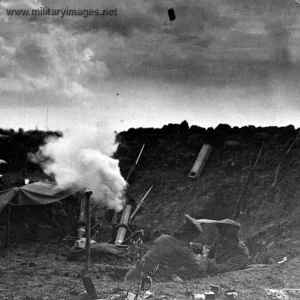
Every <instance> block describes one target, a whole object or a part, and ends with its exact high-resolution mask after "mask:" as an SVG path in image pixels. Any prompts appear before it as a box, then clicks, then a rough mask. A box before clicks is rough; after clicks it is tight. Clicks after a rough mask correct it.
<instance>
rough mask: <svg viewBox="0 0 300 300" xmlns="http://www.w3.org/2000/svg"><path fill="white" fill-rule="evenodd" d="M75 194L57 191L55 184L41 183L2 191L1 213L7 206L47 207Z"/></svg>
mask: <svg viewBox="0 0 300 300" xmlns="http://www.w3.org/2000/svg"><path fill="white" fill-rule="evenodd" d="M73 194H74V193H72V192H71V191H62V190H59V189H57V187H56V186H55V184H53V183H50V182H44V181H39V182H35V183H32V184H28V185H24V186H22V187H19V188H16V187H15V188H11V189H8V190H4V191H0V212H1V211H2V210H3V209H4V207H5V206H6V205H7V204H11V205H16V206H21V205H46V204H51V203H53V202H57V201H61V200H64V199H66V198H68V197H70V196H72V195H73Z"/></svg>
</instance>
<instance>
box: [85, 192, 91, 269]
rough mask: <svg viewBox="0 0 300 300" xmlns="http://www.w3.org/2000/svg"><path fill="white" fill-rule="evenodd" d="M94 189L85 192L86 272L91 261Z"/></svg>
mask: <svg viewBox="0 0 300 300" xmlns="http://www.w3.org/2000/svg"><path fill="white" fill-rule="evenodd" d="M92 194H93V193H92V191H90V190H87V191H85V192H84V195H85V196H86V207H85V212H86V224H85V236H86V242H85V243H86V244H85V268H84V272H85V273H86V272H88V270H89V268H90V263H91V199H90V197H91V195H92Z"/></svg>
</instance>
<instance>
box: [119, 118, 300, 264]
mask: <svg viewBox="0 0 300 300" xmlns="http://www.w3.org/2000/svg"><path fill="white" fill-rule="evenodd" d="M297 133H298V130H296V129H295V128H294V127H293V126H287V127H281V128H278V127H264V128H263V127H254V126H247V127H242V128H238V127H233V128H231V127H230V126H228V125H225V124H220V125H219V126H217V127H216V128H215V129H213V128H208V129H204V128H200V127H197V126H191V127H189V125H188V124H187V123H186V122H183V123H182V124H180V125H176V124H169V125H167V126H164V127H163V128H162V129H153V128H148V129H143V128H139V129H130V130H128V131H127V132H121V133H120V134H119V136H118V140H119V141H120V142H121V144H120V146H119V149H118V151H117V153H116V155H115V156H116V157H117V158H119V159H120V166H121V170H122V172H123V174H124V175H126V174H127V172H128V171H129V168H130V165H131V164H132V163H134V160H135V158H136V157H137V155H138V153H139V150H140V148H141V147H142V145H143V144H144V143H145V148H144V152H143V154H142V156H141V159H140V161H139V164H138V166H137V167H136V170H135V172H134V173H133V175H132V177H131V178H130V181H129V183H130V187H129V190H128V191H129V194H130V195H131V196H132V197H133V198H134V199H135V200H136V201H137V202H138V201H139V200H140V199H141V198H142V196H143V194H144V193H146V191H147V190H148V188H149V187H150V186H151V185H152V184H153V185H154V187H153V189H152V191H151V193H150V195H149V196H148V197H147V199H146V200H145V202H144V204H143V207H142V209H141V211H140V213H139V214H138V215H137V216H136V218H135V220H134V223H135V224H136V225H138V226H140V227H142V228H143V229H144V230H145V232H146V235H148V237H149V239H152V238H153V237H155V236H157V235H159V234H160V233H163V232H172V231H173V230H175V229H176V228H178V227H179V226H180V225H181V222H182V220H183V214H184V213H188V214H190V215H192V216H193V217H195V218H215V219H222V218H232V216H233V213H234V209H235V207H236V204H237V201H238V198H239V196H240V194H241V192H242V188H243V184H244V182H245V180H246V178H247V175H248V172H249V171H250V168H251V167H252V166H253V165H254V163H255V160H256V158H257V155H258V152H259V150H260V148H261V146H262V144H263V143H264V146H263V150H262V153H261V156H260V158H259V160H258V163H257V167H256V169H255V171H254V173H253V175H252V176H251V178H250V181H249V184H248V186H247V189H246V193H245V195H244V199H245V201H246V202H245V203H246V207H247V210H246V212H247V214H246V215H241V216H240V218H239V219H238V221H239V222H241V223H242V225H243V230H242V232H241V237H242V238H243V239H244V240H246V241H247V244H248V246H249V248H250V251H251V260H252V262H253V263H275V262H277V261H280V260H281V259H282V258H283V257H284V256H288V257H289V258H293V257H296V256H298V255H299V250H298V249H299V242H298V232H299V228H300V221H299V214H300V204H299V203H300V202H299V201H298V199H299V196H300V187H299V184H298V182H299V179H300V172H299V170H300V148H299V147H300V140H299V141H297V142H296V143H295V144H294V146H293V148H292V150H291V151H290V152H289V154H288V155H287V156H286V157H285V159H284V161H283V163H282V164H281V167H280V170H279V172H278V178H277V179H278V180H277V183H276V186H275V187H273V188H271V186H272V183H273V181H274V178H275V174H276V169H277V167H278V164H279V163H280V161H281V160H282V158H283V156H284V154H285V153H286V151H287V150H288V149H289V147H290V146H291V145H292V143H293V142H294V141H295V138H296V137H297ZM204 143H209V144H211V145H212V146H213V151H212V153H211V156H210V158H209V161H208V162H207V164H206V166H205V168H204V171H203V173H202V175H201V177H200V178H199V179H196V180H194V179H191V178H189V177H188V175H189V172H190V171H191V168H192V166H193V164H194V162H195V159H196V157H197V155H198V153H199V151H200V149H201V147H202V145H203V144H204Z"/></svg>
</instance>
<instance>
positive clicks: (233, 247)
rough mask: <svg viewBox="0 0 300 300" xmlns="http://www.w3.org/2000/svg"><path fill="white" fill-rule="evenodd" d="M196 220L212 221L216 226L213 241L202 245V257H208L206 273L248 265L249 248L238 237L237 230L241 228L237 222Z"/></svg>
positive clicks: (239, 268)
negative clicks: (209, 244) (210, 243)
mask: <svg viewBox="0 0 300 300" xmlns="http://www.w3.org/2000/svg"><path fill="white" fill-rule="evenodd" d="M209 221H210V222H209ZM197 222H200V224H201V222H202V223H214V224H215V226H216V227H217V237H216V239H215V241H214V243H213V244H212V245H211V246H210V247H208V246H204V247H203V252H204V253H203V257H207V258H209V261H208V262H209V265H208V273H209V274H210V275H214V274H218V273H224V272H229V271H235V270H242V269H246V268H247V267H248V262H249V250H248V248H247V246H246V245H245V244H244V243H243V242H242V241H241V240H240V239H239V238H238V231H239V230H240V229H241V225H240V224H239V223H238V222H235V221H233V220H230V219H224V220H221V221H213V220H197Z"/></svg>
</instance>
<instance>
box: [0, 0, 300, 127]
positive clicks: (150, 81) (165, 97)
mask: <svg viewBox="0 0 300 300" xmlns="http://www.w3.org/2000/svg"><path fill="white" fill-rule="evenodd" d="M41 7H47V8H49V9H62V10H64V9H65V8H68V9H99V10H100V11H102V10H103V9H112V10H114V11H115V12H116V14H114V15H109V16H104V15H97V16H96V15H89V16H87V17H84V16H81V15H76V16H75V15H73V16H72V15H69V16H67V15H65V16H63V17H62V16H61V15H48V16H47V15H40V16H20V15H19V16H16V15H15V16H12V15H7V9H30V10H31V9H40V8H41ZM170 8H172V9H174V12H175V15H176V19H175V20H173V21H171V20H170V19H169V16H168V9H170ZM299 17H300V3H298V2H297V1H295V0H189V1H183V0H173V1H171V0H159V1H154V0H153V1H146V0H123V1H118V0H107V1H106V0H104V1H102V0H89V1H82V0H77V1H71V0H59V1H58V0H51V1H50V0H0V127H1V128H15V129H18V128H23V129H25V130H28V129H34V128H36V127H37V128H38V129H42V130H46V129H48V130H63V129H65V128H70V127H73V126H79V127H80V126H83V125H85V126H86V125H88V126H95V125H97V126H100V127H103V128H105V129H108V128H109V129H111V130H116V131H121V130H127V129H128V128H130V127H135V128H137V127H162V126H163V125H165V124H168V123H181V122H182V121H183V120H186V121H188V123H189V124H190V125H199V126H202V127H216V126H217V125H218V124H219V123H226V124H229V125H231V126H246V125H255V126H286V125H288V124H293V125H294V126H295V127H300V100H299V99H298V98H299V96H298V95H300V84H299V81H300V80H299V79H300V18H299Z"/></svg>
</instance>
